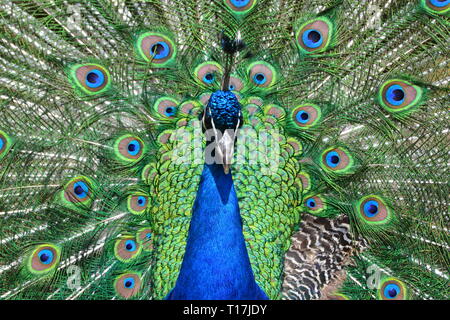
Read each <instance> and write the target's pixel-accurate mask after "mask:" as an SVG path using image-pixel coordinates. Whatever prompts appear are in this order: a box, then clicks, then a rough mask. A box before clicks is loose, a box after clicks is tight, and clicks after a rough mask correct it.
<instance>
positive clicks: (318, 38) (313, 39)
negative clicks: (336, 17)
mask: <svg viewBox="0 0 450 320" xmlns="http://www.w3.org/2000/svg"><path fill="white" fill-rule="evenodd" d="M302 40H303V43H304V44H305V46H307V47H308V48H311V49H313V48H318V47H320V46H321V44H322V43H323V37H322V33H321V32H320V31H319V30H316V29H310V30H307V31H305V32H304V33H303V36H302Z"/></svg>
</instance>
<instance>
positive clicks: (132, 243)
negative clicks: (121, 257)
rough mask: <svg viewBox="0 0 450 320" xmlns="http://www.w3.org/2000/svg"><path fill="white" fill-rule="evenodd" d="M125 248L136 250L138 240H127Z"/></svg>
mask: <svg viewBox="0 0 450 320" xmlns="http://www.w3.org/2000/svg"><path fill="white" fill-rule="evenodd" d="M125 249H127V250H128V251H135V250H136V242H135V241H134V240H127V241H126V242H125Z"/></svg>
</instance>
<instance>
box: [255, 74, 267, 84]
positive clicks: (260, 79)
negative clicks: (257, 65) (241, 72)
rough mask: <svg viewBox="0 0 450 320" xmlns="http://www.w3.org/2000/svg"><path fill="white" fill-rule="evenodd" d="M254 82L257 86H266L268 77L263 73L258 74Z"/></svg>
mask: <svg viewBox="0 0 450 320" xmlns="http://www.w3.org/2000/svg"><path fill="white" fill-rule="evenodd" d="M253 81H254V82H255V83H256V84H257V85H262V84H264V83H265V82H266V81H267V79H266V76H265V75H264V74H263V73H257V74H255V75H254V76H253Z"/></svg>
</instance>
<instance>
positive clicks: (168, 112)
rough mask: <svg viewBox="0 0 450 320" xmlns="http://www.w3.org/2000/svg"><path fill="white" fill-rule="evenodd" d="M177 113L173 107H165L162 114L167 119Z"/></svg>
mask: <svg viewBox="0 0 450 320" xmlns="http://www.w3.org/2000/svg"><path fill="white" fill-rule="evenodd" d="M176 112H177V107H176V106H173V107H167V108H166V110H164V114H165V115H166V116H167V117H173V116H174V115H175V113H176Z"/></svg>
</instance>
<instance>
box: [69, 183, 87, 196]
mask: <svg viewBox="0 0 450 320" xmlns="http://www.w3.org/2000/svg"><path fill="white" fill-rule="evenodd" d="M73 192H74V193H75V195H76V196H77V197H78V198H80V199H83V198H86V196H87V194H88V192H89V187H88V186H87V184H86V183H84V182H83V181H78V182H75V183H74V184H73Z"/></svg>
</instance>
